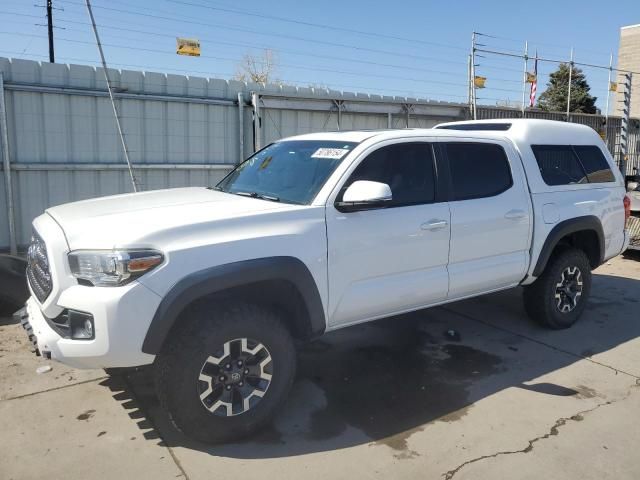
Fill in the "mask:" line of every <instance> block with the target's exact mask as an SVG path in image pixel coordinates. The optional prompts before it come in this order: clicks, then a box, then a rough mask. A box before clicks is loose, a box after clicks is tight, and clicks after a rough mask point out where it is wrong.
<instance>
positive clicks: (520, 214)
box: [504, 209, 527, 220]
mask: <svg viewBox="0 0 640 480" xmlns="http://www.w3.org/2000/svg"><path fill="white" fill-rule="evenodd" d="M526 216H527V212H525V211H524V210H517V209H516V210H509V211H508V212H507V213H505V214H504V218H506V219H507V220H520V219H521V218H524V217H526Z"/></svg>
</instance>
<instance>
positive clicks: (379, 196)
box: [335, 180, 393, 212]
mask: <svg viewBox="0 0 640 480" xmlns="http://www.w3.org/2000/svg"><path fill="white" fill-rule="evenodd" d="M392 198H393V196H392V194H391V188H389V185H387V184H386V183H380V182H371V181H369V180H358V181H356V182H353V183H352V184H351V185H350V186H349V188H347V190H346V191H345V192H344V194H343V195H342V201H340V202H336V205H335V206H336V209H337V210H338V211H340V212H357V211H360V210H371V209H373V208H381V207H385V206H386V205H388V204H389V202H390V201H391V200H392Z"/></svg>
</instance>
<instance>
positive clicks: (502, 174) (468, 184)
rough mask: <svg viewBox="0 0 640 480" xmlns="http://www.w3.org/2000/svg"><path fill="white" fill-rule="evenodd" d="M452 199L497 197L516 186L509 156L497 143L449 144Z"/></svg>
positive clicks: (447, 147)
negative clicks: (512, 176)
mask: <svg viewBox="0 0 640 480" xmlns="http://www.w3.org/2000/svg"><path fill="white" fill-rule="evenodd" d="M443 147H444V149H445V151H446V156H447V160H448V163H449V171H450V173H451V186H452V189H453V192H452V194H453V199H452V200H469V199H472V198H483V197H493V196H495V195H499V194H500V193H502V192H504V191H506V190H508V189H509V188H511V186H512V185H513V180H512V178H511V167H510V166H509V160H508V159H507V154H506V153H505V152H504V149H503V148H502V147H501V146H500V145H496V144H493V143H445V144H444V145H443Z"/></svg>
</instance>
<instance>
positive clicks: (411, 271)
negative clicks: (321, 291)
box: [327, 203, 450, 327]
mask: <svg viewBox="0 0 640 480" xmlns="http://www.w3.org/2000/svg"><path fill="white" fill-rule="evenodd" d="M329 210H330V212H328V215H327V234H328V240H329V278H330V282H329V308H330V313H329V318H330V323H331V325H330V326H332V327H333V326H336V325H341V324H348V323H354V322H357V321H359V320H364V319H368V318H373V317H379V316H384V315H387V314H391V313H395V312H399V311H404V310H410V309H412V308H417V307H420V306H423V305H427V304H429V303H434V302H437V301H441V300H444V299H446V297H447V290H448V273H447V257H448V254H449V226H448V223H449V221H450V220H449V207H448V205H447V204H446V203H439V204H432V205H416V206H407V207H399V208H390V209H382V210H372V211H365V212H355V213H346V214H342V213H340V212H338V211H337V210H335V209H333V207H330V208H329ZM432 219H437V220H438V221H446V222H447V225H446V227H443V228H439V229H437V230H423V229H422V228H421V224H423V223H425V220H426V221H429V220H432Z"/></svg>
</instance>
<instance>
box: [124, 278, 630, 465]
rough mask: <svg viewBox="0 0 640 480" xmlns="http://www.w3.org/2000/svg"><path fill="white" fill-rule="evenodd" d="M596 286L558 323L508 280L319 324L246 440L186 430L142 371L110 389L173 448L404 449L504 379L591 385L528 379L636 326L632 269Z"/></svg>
mask: <svg viewBox="0 0 640 480" xmlns="http://www.w3.org/2000/svg"><path fill="white" fill-rule="evenodd" d="M593 292H594V295H593V297H592V299H591V301H590V303H589V305H588V308H587V310H586V311H585V314H584V315H583V317H582V319H581V321H580V322H579V323H578V324H576V325H575V326H574V327H573V328H572V329H569V330H565V331H550V330H546V329H544V328H542V327H539V326H537V325H536V324H535V323H534V322H531V321H530V320H529V319H528V318H527V316H526V314H525V313H524V310H523V308H522V301H521V296H522V292H521V289H514V290H509V291H505V292H500V293H497V294H493V295H488V296H485V297H480V298H476V299H472V300H467V301H463V302H458V303H455V304H450V305H447V306H445V307H441V308H433V309H426V310H421V311H418V312H414V313H411V314H407V315H402V316H398V317H393V318H389V319H385V320H381V321H378V322H372V323H368V324H365V325H360V326H355V327H351V328H347V329H344V330H340V331H337V332H333V333H330V334H327V335H325V336H324V337H323V338H322V339H320V340H318V341H315V342H313V343H310V344H308V345H306V346H304V347H302V348H301V349H300V350H299V354H298V374H297V379H296V382H295V384H294V386H293V389H292V392H291V394H290V396H289V399H288V401H287V403H286V405H285V406H284V408H282V409H281V412H280V414H279V415H278V416H277V418H276V419H275V421H274V422H273V424H272V425H271V426H270V427H268V428H267V429H266V430H264V431H262V432H260V433H259V434H257V435H254V436H253V437H251V438H250V439H248V440H246V441H244V442H239V443H234V444H227V445H216V446H210V445H204V444H201V443H198V442H195V441H192V440H190V439H188V438H186V437H185V436H184V435H182V434H181V433H180V432H178V431H177V430H176V429H175V427H173V425H172V424H171V421H170V420H169V419H168V417H167V415H166V414H165V413H164V411H163V410H162V409H161V408H160V406H159V404H158V401H157V399H156V397H155V395H154V393H153V385H152V380H151V378H150V377H151V376H150V375H149V374H148V371H145V370H141V371H138V372H134V373H131V374H128V375H127V376H126V378H125V379H124V381H125V382H126V388H122V389H121V390H119V391H118V392H117V395H119V399H120V400H123V399H124V400H125V402H124V403H123V406H125V408H127V406H126V397H127V396H128V397H129V399H130V400H131V401H132V402H133V403H130V404H129V405H128V407H129V409H130V410H132V411H133V412H137V413H135V415H134V418H135V419H136V421H140V420H146V422H145V424H144V426H145V427H146V428H149V427H150V426H151V427H153V428H154V429H155V430H156V431H157V432H158V434H157V435H159V437H160V438H161V439H162V441H163V442H165V444H166V445H168V446H171V447H175V446H181V447H186V448H190V449H195V450H199V451H203V452H207V453H209V454H211V455H216V456H223V457H232V458H243V459H255V458H279V457H287V456H295V455H303V454H308V453H314V452H321V451H329V450H335V449H341V448H347V447H350V446H354V445H360V444H370V443H376V444H384V445H387V446H388V447H390V448H392V449H394V450H395V451H396V454H397V455H399V456H402V455H410V454H411V452H410V451H408V447H407V439H408V438H409V437H410V436H411V435H412V434H413V433H415V432H417V431H420V430H422V429H424V428H425V426H427V425H428V424H429V423H431V422H455V421H457V420H459V419H460V418H462V417H463V416H464V415H465V414H466V412H467V410H468V409H469V408H471V407H472V406H473V404H474V402H477V401H478V400H480V399H482V398H485V397H487V396H490V395H492V394H494V393H496V392H499V391H501V390H503V389H505V388H508V387H519V388H522V389H525V390H527V391H529V392H531V395H554V396H574V395H575V396H577V398H584V397H585V396H590V395H593V394H594V392H593V388H592V387H590V386H589V385H556V384H552V383H548V382H542V383H535V379H536V378H538V377H540V376H542V375H544V374H546V373H549V372H553V371H555V370H558V369H561V368H563V367H566V366H568V365H570V364H572V363H574V362H576V361H579V360H582V359H585V358H587V359H589V358H591V357H593V356H595V355H598V354H600V353H603V352H606V351H608V350H611V349H613V348H615V347H616V346H619V345H621V344H624V343H625V342H628V341H630V340H632V339H634V338H636V337H638V336H640V322H637V321H633V320H634V319H637V317H638V309H639V308H640V281H639V280H635V279H629V278H623V277H616V276H612V275H595V276H594V288H593ZM629 363H630V364H633V362H629ZM624 367H625V366H624V365H623V366H620V367H619V368H620V371H622V372H624V371H625V368H624ZM594 368H618V367H617V366H615V365H613V366H611V367H608V366H602V365H600V364H598V365H594ZM626 368H627V369H628V368H629V367H628V365H627V366H626ZM638 370H640V369H638ZM638 370H636V371H634V372H632V373H633V374H634V375H638V373H640V372H639V371H638ZM531 382H533V383H531ZM123 396H124V397H123ZM141 416H142V417H144V418H142V417H141ZM155 435H156V434H151V435H150V438H158V436H155Z"/></svg>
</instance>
